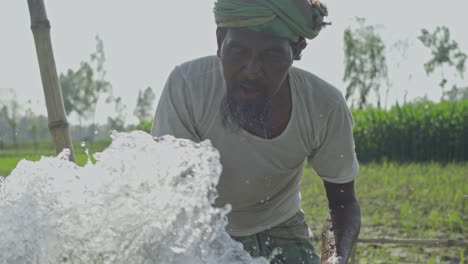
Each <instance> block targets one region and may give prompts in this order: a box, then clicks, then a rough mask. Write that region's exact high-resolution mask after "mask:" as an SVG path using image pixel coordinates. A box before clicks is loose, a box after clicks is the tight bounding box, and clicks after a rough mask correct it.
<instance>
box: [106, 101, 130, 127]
mask: <svg viewBox="0 0 468 264" xmlns="http://www.w3.org/2000/svg"><path fill="white" fill-rule="evenodd" d="M113 101H114V103H115V112H116V113H117V115H116V116H115V117H108V118H107V126H108V128H109V129H110V130H117V131H123V130H124V129H125V114H124V112H125V109H126V108H127V106H126V105H125V104H124V103H123V102H122V98H121V97H117V98H116V99H115V100H113Z"/></svg>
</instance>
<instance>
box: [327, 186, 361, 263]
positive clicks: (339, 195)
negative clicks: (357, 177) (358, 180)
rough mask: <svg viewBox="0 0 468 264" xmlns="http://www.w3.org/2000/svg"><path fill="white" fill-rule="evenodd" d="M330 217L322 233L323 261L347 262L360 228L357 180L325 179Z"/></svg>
mask: <svg viewBox="0 0 468 264" xmlns="http://www.w3.org/2000/svg"><path fill="white" fill-rule="evenodd" d="M324 185H325V190H326V192H327V197H328V207H329V211H330V216H329V218H328V219H327V222H326V224H325V229H324V232H323V236H322V243H323V244H322V261H321V262H322V263H326V264H332V263H333V264H335V263H336V264H341V263H347V262H348V258H349V255H350V253H351V250H352V248H353V246H354V243H355V242H356V239H357V237H358V235H359V231H360V228H361V209H360V207H359V202H358V201H357V199H356V195H355V193H354V181H352V182H349V183H345V184H335V183H329V182H325V181H324Z"/></svg>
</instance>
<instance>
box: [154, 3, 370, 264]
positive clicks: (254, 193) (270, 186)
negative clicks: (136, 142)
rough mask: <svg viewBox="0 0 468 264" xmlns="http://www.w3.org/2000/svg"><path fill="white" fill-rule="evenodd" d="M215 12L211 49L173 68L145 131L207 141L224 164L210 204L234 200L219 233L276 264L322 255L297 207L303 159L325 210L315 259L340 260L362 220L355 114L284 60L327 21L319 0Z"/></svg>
mask: <svg viewBox="0 0 468 264" xmlns="http://www.w3.org/2000/svg"><path fill="white" fill-rule="evenodd" d="M214 14H215V20H216V23H217V26H218V28H217V30H216V37H217V43H218V50H217V56H209V57H204V58H200V59H196V60H193V61H189V62H186V63H184V64H182V65H180V66H177V67H176V68H175V69H174V70H173V71H172V73H171V74H170V76H169V78H168V80H167V83H166V85H165V87H164V90H163V92H162V95H161V99H160V101H159V104H158V107H157V110H156V115H155V119H154V125H153V127H152V130H151V133H152V134H153V135H154V136H163V135H168V134H169V135H173V136H175V137H178V138H186V139H191V140H193V141H195V142H200V141H202V140H205V139H209V140H211V142H212V143H213V145H214V147H216V148H217V149H218V150H219V152H220V154H221V164H222V166H223V172H222V175H221V178H220V182H219V185H218V192H219V198H218V199H217V200H216V206H223V205H226V204H230V205H231V206H232V211H231V212H230V213H229V215H228V225H227V227H226V230H227V232H228V233H229V234H230V235H231V237H232V238H233V239H235V240H237V241H239V242H241V243H242V244H243V246H244V249H245V250H247V251H248V252H249V253H250V254H251V255H252V256H264V257H267V258H270V259H271V263H276V264H280V263H284V264H286V263H287V264H296V263H297V264H299V263H305V264H307V263H319V262H320V260H319V256H318V255H317V254H316V253H315V252H314V247H313V246H312V243H311V236H312V235H311V233H310V231H309V228H308V226H307V223H306V220H305V217H304V213H303V212H302V211H301V196H300V191H299V189H300V182H301V176H302V168H303V165H304V163H305V161H308V162H310V164H311V165H312V167H313V168H314V169H315V171H316V172H317V174H318V175H319V176H320V177H321V178H322V179H323V181H324V186H325V190H326V193H327V197H328V201H329V203H328V205H329V209H330V216H331V221H330V222H329V225H330V227H329V228H328V229H327V232H324V233H328V234H329V237H328V239H325V240H324V244H325V247H324V248H325V250H323V251H324V252H323V253H322V263H327V261H332V260H333V259H334V258H338V259H339V262H337V263H346V262H347V259H348V257H349V255H350V251H351V249H352V247H353V244H354V242H355V241H356V238H357V236H358V233H359V229H360V222H361V220H360V207H359V204H358V201H357V200H356V197H355V194H354V178H355V177H356V175H357V174H358V171H359V165H358V162H357V160H356V154H355V151H354V139H353V134H352V127H353V119H352V116H351V113H350V111H349V109H348V107H347V105H346V102H345V100H344V98H343V96H342V94H341V93H340V91H339V90H337V89H336V88H335V87H333V86H331V85H330V84H328V83H327V82H325V81H323V80H322V79H320V78H319V77H317V76H315V75H314V74H312V73H309V72H307V71H305V70H301V69H298V68H295V67H292V64H293V61H294V60H299V59H300V58H301V52H302V51H303V49H304V48H305V47H306V40H305V39H313V38H315V37H316V36H317V35H318V33H319V31H320V30H321V29H322V27H323V26H324V25H325V24H326V23H324V22H323V17H324V16H326V15H327V9H326V7H325V6H324V5H323V4H321V3H318V2H313V3H310V2H309V0H217V2H216V3H215V8H214ZM317 63H319V62H317ZM312 217H314V216H312ZM330 263H331V262H330Z"/></svg>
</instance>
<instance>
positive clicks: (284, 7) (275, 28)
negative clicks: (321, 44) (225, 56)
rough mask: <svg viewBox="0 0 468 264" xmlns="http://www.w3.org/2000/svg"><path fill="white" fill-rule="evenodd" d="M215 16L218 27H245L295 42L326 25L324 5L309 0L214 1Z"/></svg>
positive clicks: (313, 34)
mask: <svg viewBox="0 0 468 264" xmlns="http://www.w3.org/2000/svg"><path fill="white" fill-rule="evenodd" d="M214 15H215V20H216V24H217V26H218V27H226V28H238V27H247V28H249V29H251V30H255V31H259V32H263V33H266V34H270V35H273V36H278V37H285V38H288V39H290V40H292V41H294V42H296V41H297V40H299V37H304V38H307V39H313V38H315V37H316V36H317V35H318V34H319V32H320V30H321V29H322V28H323V27H324V26H325V25H327V24H329V23H325V22H323V18H324V17H325V16H327V15H328V11H327V8H326V6H325V5H323V4H322V3H311V2H310V0H217V1H216V2H215V7H214Z"/></svg>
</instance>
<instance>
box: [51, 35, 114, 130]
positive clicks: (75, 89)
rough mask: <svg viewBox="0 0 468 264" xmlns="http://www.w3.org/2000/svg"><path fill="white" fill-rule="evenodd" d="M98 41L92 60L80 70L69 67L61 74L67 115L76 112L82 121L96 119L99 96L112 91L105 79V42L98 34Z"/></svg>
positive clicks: (81, 66) (84, 62) (85, 63)
mask: <svg viewBox="0 0 468 264" xmlns="http://www.w3.org/2000/svg"><path fill="white" fill-rule="evenodd" d="M96 41H97V44H96V51H95V52H94V53H93V54H91V56H90V62H87V61H83V62H81V64H80V68H79V69H78V70H76V71H75V70H71V69H69V70H68V71H67V72H66V73H65V74H63V73H61V74H60V86H61V88H62V94H63V100H64V104H65V111H66V113H67V115H69V114H71V113H73V112H74V113H76V114H77V115H78V118H79V120H80V122H81V120H82V119H85V120H89V119H94V114H95V111H96V104H97V102H98V99H99V96H100V95H101V94H102V93H107V92H110V91H111V84H110V83H109V82H108V81H106V80H105V79H104V77H105V75H106V72H105V70H104V68H103V65H104V62H105V55H104V46H103V42H102V40H101V39H100V38H99V37H98V36H96Z"/></svg>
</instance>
